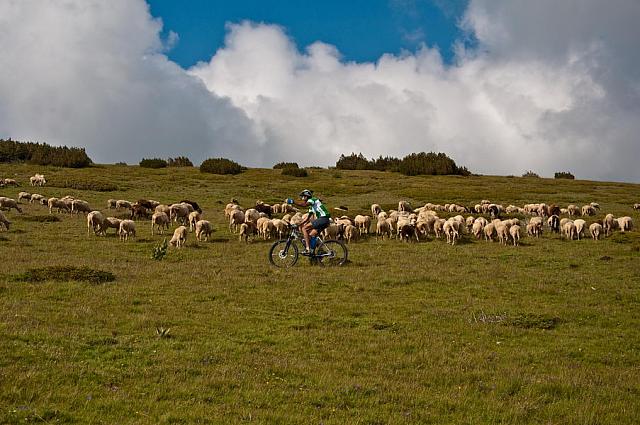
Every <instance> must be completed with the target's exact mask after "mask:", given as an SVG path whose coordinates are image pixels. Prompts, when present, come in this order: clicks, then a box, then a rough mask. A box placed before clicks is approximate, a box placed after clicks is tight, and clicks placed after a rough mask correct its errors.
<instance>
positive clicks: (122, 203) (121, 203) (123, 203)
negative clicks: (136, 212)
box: [116, 199, 132, 210]
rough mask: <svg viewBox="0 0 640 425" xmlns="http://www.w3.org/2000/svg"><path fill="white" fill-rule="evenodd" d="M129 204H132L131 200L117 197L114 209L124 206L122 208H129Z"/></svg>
mask: <svg viewBox="0 0 640 425" xmlns="http://www.w3.org/2000/svg"><path fill="white" fill-rule="evenodd" d="M131 205H132V204H131V202H129V201H125V200H124V199H118V200H117V201H116V209H117V210H119V209H120V208H124V209H127V210H130V209H131Z"/></svg>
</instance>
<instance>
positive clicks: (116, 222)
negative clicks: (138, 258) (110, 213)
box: [100, 217, 122, 236]
mask: <svg viewBox="0 0 640 425" xmlns="http://www.w3.org/2000/svg"><path fill="white" fill-rule="evenodd" d="M121 222H122V220H120V219H119V218H115V217H107V218H105V219H104V221H103V222H102V227H101V228H100V233H102V234H104V235H105V236H106V235H107V230H108V229H116V233H118V232H119V231H120V223H121Z"/></svg>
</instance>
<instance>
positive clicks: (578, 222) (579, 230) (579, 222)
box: [573, 218, 587, 240]
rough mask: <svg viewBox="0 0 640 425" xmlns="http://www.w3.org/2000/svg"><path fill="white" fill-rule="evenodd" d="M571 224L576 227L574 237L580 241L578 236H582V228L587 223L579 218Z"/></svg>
mask: <svg viewBox="0 0 640 425" xmlns="http://www.w3.org/2000/svg"><path fill="white" fill-rule="evenodd" d="M573 224H574V225H575V226H576V236H577V237H578V240H580V236H583V235H584V228H585V226H586V225H587V222H586V221H584V220H583V219H581V218H579V219H577V220H575V221H574V222H573Z"/></svg>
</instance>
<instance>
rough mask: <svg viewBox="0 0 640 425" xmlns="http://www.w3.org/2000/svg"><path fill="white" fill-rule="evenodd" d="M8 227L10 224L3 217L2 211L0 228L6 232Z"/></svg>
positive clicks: (0, 213) (0, 212)
mask: <svg viewBox="0 0 640 425" xmlns="http://www.w3.org/2000/svg"><path fill="white" fill-rule="evenodd" d="M10 225H11V222H10V221H9V219H8V218H7V217H6V216H5V215H4V213H3V212H2V211H0V228H2V227H4V228H5V229H6V230H7V231H8V230H9V226H10Z"/></svg>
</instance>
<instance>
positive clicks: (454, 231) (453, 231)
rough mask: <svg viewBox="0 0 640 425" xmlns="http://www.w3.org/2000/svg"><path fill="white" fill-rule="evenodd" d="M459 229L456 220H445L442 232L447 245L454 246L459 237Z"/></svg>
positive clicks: (458, 223)
mask: <svg viewBox="0 0 640 425" xmlns="http://www.w3.org/2000/svg"><path fill="white" fill-rule="evenodd" d="M459 229H460V222H458V221H456V220H447V221H446V222H445V223H444V226H442V231H443V232H444V234H445V235H446V237H447V243H450V244H451V245H455V244H456V240H457V239H458V237H459V236H460V233H459Z"/></svg>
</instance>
